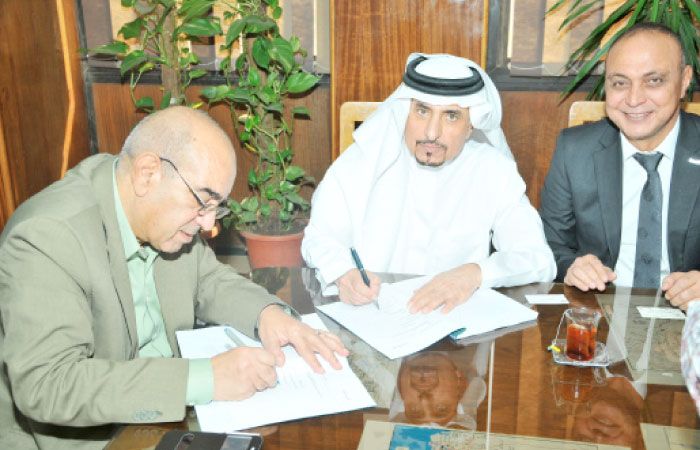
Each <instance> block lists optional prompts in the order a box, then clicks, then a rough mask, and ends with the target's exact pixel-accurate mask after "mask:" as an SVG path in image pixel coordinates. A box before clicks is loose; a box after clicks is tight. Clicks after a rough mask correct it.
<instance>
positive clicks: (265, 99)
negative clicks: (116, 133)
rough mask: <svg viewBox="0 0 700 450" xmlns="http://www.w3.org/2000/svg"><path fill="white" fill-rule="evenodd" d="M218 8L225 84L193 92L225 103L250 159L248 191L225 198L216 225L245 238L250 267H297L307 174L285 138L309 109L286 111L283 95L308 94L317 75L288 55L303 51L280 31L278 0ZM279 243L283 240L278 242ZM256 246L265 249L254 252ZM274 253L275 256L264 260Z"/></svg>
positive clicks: (249, 1)
mask: <svg viewBox="0 0 700 450" xmlns="http://www.w3.org/2000/svg"><path fill="white" fill-rule="evenodd" d="M224 7H225V12H224V21H225V23H226V25H227V32H226V40H225V44H224V45H223V46H222V49H224V50H226V51H227V52H228V55H229V57H228V58H227V59H225V60H224V61H223V63H222V65H221V67H222V69H223V70H224V72H225V74H226V80H227V82H226V84H222V85H219V86H212V87H207V88H204V89H202V91H201V92H202V94H203V95H204V96H205V97H206V98H207V99H208V101H209V102H210V103H218V102H224V103H226V104H228V105H229V107H230V111H231V118H232V120H233V123H234V128H235V129H236V134H237V135H238V138H239V140H240V142H241V144H242V145H243V147H244V148H245V149H246V150H247V151H249V152H251V153H252V154H253V155H255V159H256V163H255V166H254V167H253V168H252V169H251V170H250V171H249V172H248V174H247V180H248V185H249V187H250V189H251V195H250V196H249V197H246V198H245V199H243V200H242V201H240V202H238V201H236V200H230V201H229V208H230V209H231V212H232V214H231V215H230V216H228V217H226V218H224V225H225V226H227V227H228V226H231V225H233V226H235V227H236V228H237V229H238V230H240V231H241V234H242V235H243V236H244V237H245V239H246V244H247V247H248V256H249V259H250V263H251V267H253V268H254V267H261V266H267V265H301V264H302V261H301V252H300V250H299V247H300V242H301V237H302V235H303V228H304V226H305V222H304V221H303V220H302V221H299V220H298V219H299V218H300V215H302V216H303V215H304V213H306V212H307V211H308V209H309V203H308V202H307V201H306V200H305V199H304V198H302V197H301V196H300V195H299V189H300V187H301V186H303V185H305V184H309V183H312V182H313V181H314V180H313V178H311V177H308V176H306V174H305V171H304V169H302V168H301V167H299V166H296V165H294V164H293V162H292V160H293V156H294V151H293V148H292V137H293V133H294V120H295V117H296V116H298V115H302V116H309V110H308V109H307V108H304V107H295V108H293V109H292V110H291V111H288V110H287V109H286V107H285V101H286V100H287V99H289V98H290V97H293V96H298V95H300V94H303V93H306V92H308V91H309V90H310V89H311V88H312V87H314V86H315V85H316V84H317V83H318V80H319V78H318V77H317V76H315V75H312V74H309V73H306V72H304V71H303V70H302V67H301V64H300V63H299V62H298V61H297V60H296V58H297V56H300V57H304V56H306V52H305V51H304V50H303V49H301V46H300V42H299V40H298V39H297V38H296V37H292V38H291V39H285V38H284V37H282V36H281V35H280V32H279V27H278V25H277V22H276V20H277V19H279V17H280V16H281V14H282V9H281V8H280V7H279V4H278V0H245V1H244V0H239V1H237V2H231V3H225V4H224ZM236 49H238V50H239V51H240V54H239V55H238V56H235V53H236ZM285 112H286V114H285ZM284 242H287V243H289V244H288V245H287V246H286V247H285V246H284V244H283V243H284ZM258 250H260V251H266V250H269V251H271V252H272V255H267V256H260V255H258V254H257V251H258ZM274 256H279V257H281V258H282V259H281V260H280V261H274V260H270V259H269V258H271V257H274Z"/></svg>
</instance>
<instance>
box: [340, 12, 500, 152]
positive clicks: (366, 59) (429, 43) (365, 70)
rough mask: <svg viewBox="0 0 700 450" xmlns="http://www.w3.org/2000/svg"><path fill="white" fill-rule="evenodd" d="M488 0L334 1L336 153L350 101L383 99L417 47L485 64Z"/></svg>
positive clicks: (394, 84) (395, 83) (421, 49)
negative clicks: (345, 105) (344, 107)
mask: <svg viewBox="0 0 700 450" xmlns="http://www.w3.org/2000/svg"><path fill="white" fill-rule="evenodd" d="M487 4H488V2H487V0H473V1H454V0H385V1H381V2H378V1H374V0H353V1H342V0H338V1H332V5H331V8H332V9H331V39H332V41H331V66H332V69H331V92H332V93H331V97H332V99H331V105H332V106H331V112H332V115H333V116H332V127H333V156H334V157H335V156H337V155H338V139H339V137H338V112H339V110H340V105H341V104H343V102H347V101H383V100H384V99H385V98H386V97H387V96H389V94H391V93H392V92H393V91H394V89H396V87H397V86H398V85H399V83H400V82H401V76H402V75H403V71H404V66H405V64H406V58H407V57H408V55H409V54H411V53H413V52H421V53H451V54H454V55H458V56H464V57H466V58H469V59H472V60H474V61H477V62H479V63H482V65H483V62H482V56H484V53H483V51H482V38H485V36H486V34H485V32H484V26H483V25H484V22H483V19H484V11H485V9H486V5H487Z"/></svg>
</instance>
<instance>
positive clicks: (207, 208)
mask: <svg viewBox="0 0 700 450" xmlns="http://www.w3.org/2000/svg"><path fill="white" fill-rule="evenodd" d="M158 158H160V160H161V161H165V162H166V163H168V164H170V165H171V166H173V169H175V173H177V174H178V175H179V176H180V179H181V180H182V182H183V183H185V186H187V189H189V190H190V192H191V193H192V195H194V198H196V199H197V203H199V204H200V205H201V206H202V207H201V208H199V209H198V210H197V214H199V215H200V216H206V215H207V214H209V213H210V212H212V211H215V212H216V214H215V216H214V217H215V218H216V219H221V218H222V217H224V216H226V215H227V214H228V213H230V212H231V210H230V209H228V207H227V206H225V204H226V201H223V202H221V203H215V204H207V203H204V201H203V200H202V198H201V197H200V196H199V195H197V192H195V190H194V189H192V186H191V185H190V183H188V182H187V180H185V177H183V176H182V174H181V173H180V171H179V170H177V166H176V165H175V164H174V163H173V162H172V161H170V160H169V159H168V158H163V157H161V156H159V157H158Z"/></svg>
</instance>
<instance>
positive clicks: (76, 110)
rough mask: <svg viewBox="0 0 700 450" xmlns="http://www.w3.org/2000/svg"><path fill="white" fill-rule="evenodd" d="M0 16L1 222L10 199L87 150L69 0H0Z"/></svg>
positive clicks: (55, 175)
mask: <svg viewBox="0 0 700 450" xmlns="http://www.w3.org/2000/svg"><path fill="white" fill-rule="evenodd" d="M0 23H1V24H2V26H0V67H2V68H3V69H2V70H0V117H2V121H1V122H0V126H2V128H3V129H2V133H0V134H1V135H3V136H4V152H3V155H2V157H1V158H0V164H3V167H2V168H1V169H2V170H0V175H2V176H3V180H2V182H1V183H0V187H3V186H10V190H11V192H6V191H4V193H3V205H2V206H3V208H4V209H5V211H4V212H3V215H2V216H0V220H1V221H0V226H4V224H5V219H6V218H7V217H6V215H7V214H8V213H10V212H11V211H12V209H13V208H14V207H15V206H16V205H19V204H20V203H21V202H23V201H24V200H26V199H27V198H28V197H30V196H31V195H33V194H35V193H36V192H38V191H40V190H41V189H43V188H44V187H46V186H47V185H49V184H50V183H52V182H53V181H56V180H58V179H59V178H61V177H62V176H63V174H64V173H65V170H67V169H68V168H69V167H71V166H73V165H75V164H76V163H77V162H78V161H80V160H82V159H83V158H85V156H87V155H88V153H89V137H88V131H87V116H86V113H85V101H84V97H83V84H82V74H81V70H80V56H79V55H78V54H77V53H76V50H77V48H78V40H77V27H76V18H75V2H74V1H73V0H51V1H44V2H35V1H26V0H2V1H1V2H0ZM0 150H2V149H1V148H0ZM5 178H9V180H8V179H5ZM3 189H4V188H3Z"/></svg>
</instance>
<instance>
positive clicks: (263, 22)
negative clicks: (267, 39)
mask: <svg viewBox="0 0 700 450" xmlns="http://www.w3.org/2000/svg"><path fill="white" fill-rule="evenodd" d="M276 28H277V22H275V21H274V20H272V19H271V18H270V17H267V16H257V15H253V16H248V20H247V21H246V26H245V31H246V33H249V34H259V33H261V32H263V31H267V30H272V29H276Z"/></svg>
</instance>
